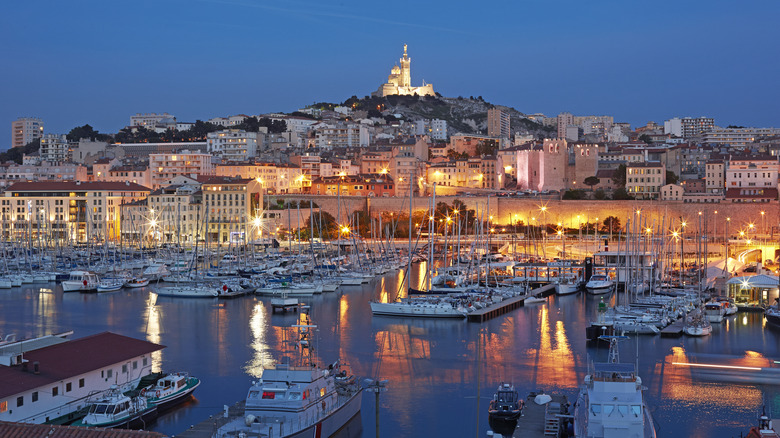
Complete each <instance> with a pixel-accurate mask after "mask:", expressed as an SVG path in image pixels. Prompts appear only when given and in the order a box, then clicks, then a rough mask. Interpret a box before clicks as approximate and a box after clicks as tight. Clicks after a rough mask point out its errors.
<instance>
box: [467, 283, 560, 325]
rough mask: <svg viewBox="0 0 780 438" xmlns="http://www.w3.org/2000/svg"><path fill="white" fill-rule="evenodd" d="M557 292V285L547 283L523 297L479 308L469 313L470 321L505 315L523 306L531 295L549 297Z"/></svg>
mask: <svg viewBox="0 0 780 438" xmlns="http://www.w3.org/2000/svg"><path fill="white" fill-rule="evenodd" d="M554 293H555V285H554V284H547V285H544V286H542V287H539V288H536V289H533V290H531V291H529V292H528V295H525V296H521V297H512V298H508V299H505V300H501V301H500V302H498V303H495V304H492V305H490V306H487V307H485V308H484V309H479V310H477V311H475V312H472V313H469V314H468V315H467V318H468V321H469V322H484V321H487V320H488V319H491V318H495V317H496V316H500V315H503V314H505V313H507V312H510V311H512V310H515V309H517V308H518V307H523V306H524V305H525V299H526V298H528V297H529V296H530V297H547V296H550V295H552V294H554Z"/></svg>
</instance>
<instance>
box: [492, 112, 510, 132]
mask: <svg viewBox="0 0 780 438" xmlns="http://www.w3.org/2000/svg"><path fill="white" fill-rule="evenodd" d="M509 123H510V120H509V113H508V112H506V111H504V110H502V109H501V108H490V109H489V110H488V112H487V129H488V136H489V137H496V138H507V139H508V138H509V134H510V130H509V127H510V126H509Z"/></svg>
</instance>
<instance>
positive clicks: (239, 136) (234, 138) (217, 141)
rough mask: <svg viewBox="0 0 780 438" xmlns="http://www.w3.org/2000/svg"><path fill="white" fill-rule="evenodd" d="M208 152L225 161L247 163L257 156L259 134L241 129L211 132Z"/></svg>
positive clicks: (208, 138) (208, 137) (208, 140)
mask: <svg viewBox="0 0 780 438" xmlns="http://www.w3.org/2000/svg"><path fill="white" fill-rule="evenodd" d="M206 141H207V143H208V152H209V153H210V154H211V155H214V156H218V157H220V158H222V159H223V160H225V161H246V160H247V159H249V158H253V157H255V156H257V133H256V132H246V131H243V130H240V129H226V130H223V131H217V132H210V133H209V134H208V136H207V139H206Z"/></svg>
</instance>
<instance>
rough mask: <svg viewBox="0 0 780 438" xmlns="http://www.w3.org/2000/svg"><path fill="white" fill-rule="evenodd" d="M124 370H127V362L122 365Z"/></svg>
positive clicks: (124, 371)
mask: <svg viewBox="0 0 780 438" xmlns="http://www.w3.org/2000/svg"><path fill="white" fill-rule="evenodd" d="M122 372H123V373H126V372H127V364H124V365H122Z"/></svg>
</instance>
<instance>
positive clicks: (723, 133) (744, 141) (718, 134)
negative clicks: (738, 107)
mask: <svg viewBox="0 0 780 438" xmlns="http://www.w3.org/2000/svg"><path fill="white" fill-rule="evenodd" d="M773 135H780V128H712V129H710V130H709V131H707V132H706V133H704V135H703V138H702V141H703V142H704V143H708V144H711V145H729V146H732V147H737V148H745V147H746V146H747V145H749V144H751V143H753V142H754V141H756V140H758V139H759V137H764V136H773Z"/></svg>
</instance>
